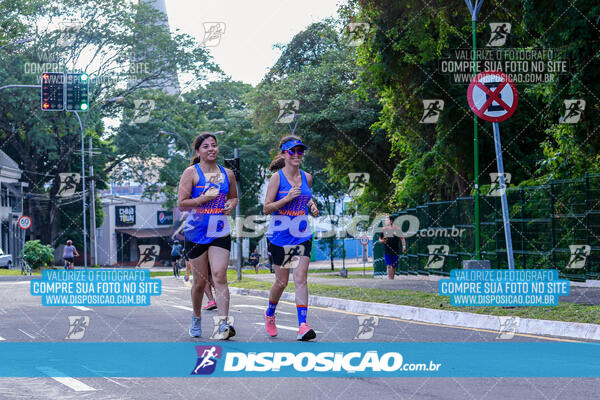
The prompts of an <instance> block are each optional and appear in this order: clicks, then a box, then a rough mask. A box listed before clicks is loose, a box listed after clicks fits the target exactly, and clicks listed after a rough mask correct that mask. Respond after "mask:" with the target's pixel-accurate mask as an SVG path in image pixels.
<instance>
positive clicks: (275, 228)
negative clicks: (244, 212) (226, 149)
mask: <svg viewBox="0 0 600 400" xmlns="http://www.w3.org/2000/svg"><path fill="white" fill-rule="evenodd" d="M306 149H307V147H306V145H304V143H302V141H301V140H300V138H299V137H297V136H287V137H284V138H283V139H281V141H280V143H279V151H280V153H279V154H278V155H277V157H276V158H275V159H274V160H273V162H272V163H271V165H270V167H269V169H270V170H271V171H272V172H276V173H274V174H273V175H272V176H271V179H270V180H269V185H268V187H267V194H266V197H265V203H264V207H263V212H264V214H265V215H269V214H273V218H272V219H271V222H270V224H269V230H268V231H267V235H266V236H267V247H268V250H269V251H270V252H271V254H272V256H273V268H274V270H275V282H273V286H272V287H271V291H270V292H269V304H268V307H267V310H266V311H265V330H266V332H267V334H268V335H269V336H271V337H274V336H277V326H276V324H275V309H276V307H277V303H278V301H279V298H280V297H281V294H282V293H283V291H284V290H285V288H286V286H287V284H288V280H289V276H290V270H289V265H286V264H287V263H288V261H291V259H293V258H294V256H295V257H296V258H297V259H298V265H297V266H296V267H295V268H294V284H295V286H296V310H297V313H298V326H299V327H298V337H297V339H298V340H311V339H314V338H315V337H316V336H317V335H316V333H315V331H314V330H313V329H312V327H311V326H310V325H308V324H307V323H306V316H307V311H308V286H307V275H308V264H309V263H310V250H311V247H312V231H311V229H310V225H309V223H308V213H310V214H311V215H312V216H313V217H316V216H318V215H319V210H318V208H317V206H316V204H315V203H314V201H313V200H312V191H311V185H312V176H311V175H310V174H309V173H306V172H304V171H303V170H301V169H300V163H301V162H302V156H303V155H304V151H305V150H306Z"/></svg>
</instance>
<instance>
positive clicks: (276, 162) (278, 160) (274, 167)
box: [269, 135, 301, 172]
mask: <svg viewBox="0 0 600 400" xmlns="http://www.w3.org/2000/svg"><path fill="white" fill-rule="evenodd" d="M292 140H301V139H300V138H299V137H298V136H295V135H290V136H285V137H283V138H282V139H281V140H280V141H279V153H278V154H277V155H276V156H275V158H274V159H273V161H271V165H269V170H270V171H271V172H275V171H278V170H280V169H282V168H283V167H285V159H284V158H283V155H282V154H281V153H282V151H281V146H283V145H284V144H286V143H287V142H291V141H292Z"/></svg>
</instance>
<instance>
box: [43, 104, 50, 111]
mask: <svg viewBox="0 0 600 400" xmlns="http://www.w3.org/2000/svg"><path fill="white" fill-rule="evenodd" d="M42 108H43V109H44V110H47V109H48V108H50V103H44V104H42Z"/></svg>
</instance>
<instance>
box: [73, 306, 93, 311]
mask: <svg viewBox="0 0 600 400" xmlns="http://www.w3.org/2000/svg"><path fill="white" fill-rule="evenodd" d="M73 308H76V309H78V310H80V311H92V309H91V308H87V307H84V306H73Z"/></svg>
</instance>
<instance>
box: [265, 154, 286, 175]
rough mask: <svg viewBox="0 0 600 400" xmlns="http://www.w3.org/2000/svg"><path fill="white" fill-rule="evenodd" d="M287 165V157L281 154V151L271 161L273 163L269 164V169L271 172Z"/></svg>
mask: <svg viewBox="0 0 600 400" xmlns="http://www.w3.org/2000/svg"><path fill="white" fill-rule="evenodd" d="M283 167H285V159H284V158H283V156H282V155H281V153H279V154H277V155H276V156H275V158H274V159H273V161H271V165H269V170H270V171H271V172H275V171H278V170H280V169H282V168H283Z"/></svg>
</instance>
